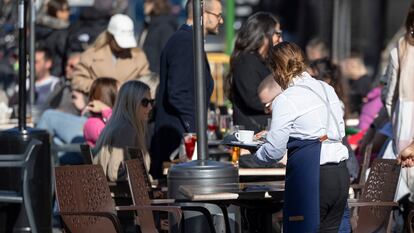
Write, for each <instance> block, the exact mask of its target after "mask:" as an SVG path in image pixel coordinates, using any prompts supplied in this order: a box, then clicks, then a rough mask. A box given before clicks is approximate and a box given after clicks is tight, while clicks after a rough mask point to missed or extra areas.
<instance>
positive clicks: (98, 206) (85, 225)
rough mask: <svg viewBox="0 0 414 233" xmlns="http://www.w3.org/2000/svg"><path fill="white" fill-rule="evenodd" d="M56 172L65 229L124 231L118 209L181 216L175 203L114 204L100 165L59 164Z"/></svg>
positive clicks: (104, 231) (72, 230) (107, 232)
mask: <svg viewBox="0 0 414 233" xmlns="http://www.w3.org/2000/svg"><path fill="white" fill-rule="evenodd" d="M55 176H56V179H55V180H56V198H57V201H58V204H59V210H60V214H61V217H62V220H63V221H62V223H63V228H64V230H65V231H66V232H73V233H77V232H85V233H95V232H96V233H113V232H117V233H121V232H122V230H121V225H120V223H119V219H118V217H117V212H119V211H137V210H148V211H166V212H170V213H172V214H174V215H175V217H176V218H178V219H179V220H181V218H182V212H181V209H180V208H178V207H175V206H146V205H140V206H135V205H132V206H115V203H114V201H113V199H112V197H111V194H110V191H109V188H108V183H107V181H106V177H105V174H104V172H103V169H102V167H101V166H100V165H74V166H63V167H56V168H55ZM144 232H145V231H144ZM149 232H156V231H155V230H154V231H149Z"/></svg>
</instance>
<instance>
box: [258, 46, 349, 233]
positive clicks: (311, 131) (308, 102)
mask: <svg viewBox="0 0 414 233" xmlns="http://www.w3.org/2000/svg"><path fill="white" fill-rule="evenodd" d="M304 60H305V58H304V55H303V52H302V50H301V49H300V48H299V47H298V46H297V45H295V44H293V43H289V42H282V43H279V44H278V45H276V46H274V47H273V48H272V49H271V52H270V55H269V63H270V67H271V69H272V72H273V74H274V76H275V80H276V82H277V83H278V84H279V85H280V86H281V87H282V89H283V92H282V93H281V94H280V95H279V96H278V97H277V98H276V99H275V100H273V103H272V108H273V112H272V123H271V128H270V131H269V132H268V134H267V138H266V139H267V142H266V143H265V144H263V146H262V147H261V148H260V149H259V150H258V151H257V152H256V156H255V159H256V161H257V162H258V163H265V164H269V163H275V162H277V161H279V160H280V159H282V157H283V155H284V154H285V152H286V149H287V152H288V161H287V167H286V180H285V181H286V183H285V195H284V207H283V230H284V232H289V233H290V232H338V228H339V225H340V223H341V218H342V214H343V211H344V208H345V204H346V201H347V197H348V189H349V174H348V170H347V168H346V165H345V160H346V159H348V150H347V148H346V147H345V146H344V145H343V144H342V138H343V137H344V136H345V126H344V120H343V114H344V112H343V110H342V107H341V102H340V100H339V99H338V96H337V95H336V94H335V91H334V89H333V88H332V87H331V86H329V85H328V84H326V83H325V82H322V81H318V80H316V79H314V78H312V77H311V76H310V75H309V74H308V73H307V72H306V67H305V63H304Z"/></svg>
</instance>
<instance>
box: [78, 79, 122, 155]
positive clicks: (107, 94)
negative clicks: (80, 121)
mask: <svg viewBox="0 0 414 233" xmlns="http://www.w3.org/2000/svg"><path fill="white" fill-rule="evenodd" d="M117 93H118V81H117V80H115V79H113V78H98V79H95V81H93V83H92V85H91V89H90V92H89V104H88V106H87V107H86V110H88V111H89V113H90V114H91V116H90V117H89V118H88V120H87V121H86V122H85V125H84V127H83V136H84V138H85V141H86V142H87V143H88V144H89V146H91V148H93V147H95V144H96V141H97V140H98V137H99V135H100V134H101V132H102V130H103V128H104V127H105V124H106V123H107V122H108V120H109V118H110V117H111V114H112V107H113V106H114V103H115V99H116V95H117Z"/></svg>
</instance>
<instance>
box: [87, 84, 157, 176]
mask: <svg viewBox="0 0 414 233" xmlns="http://www.w3.org/2000/svg"><path fill="white" fill-rule="evenodd" d="M152 104H153V101H152V99H151V95H150V88H149V87H148V85H146V84H144V83H142V82H140V81H136V80H131V81H128V82H126V83H124V84H123V85H122V86H121V89H120V90H119V92H118V96H117V99H116V101H115V104H114V107H113V110H112V116H111V118H110V119H109V121H108V122H107V123H106V126H105V128H104V129H103V131H102V133H101V135H100V136H99V139H98V141H97V142H96V146H95V148H94V150H95V151H97V155H96V157H95V158H94V161H93V163H94V164H100V165H102V167H103V170H104V172H105V175H106V176H107V178H108V180H110V181H116V180H119V179H123V178H125V175H126V174H125V166H124V163H123V161H124V160H125V159H127V158H126V157H125V155H126V153H124V152H125V149H126V148H127V147H134V148H138V149H140V150H141V151H142V152H143V154H144V155H145V158H144V159H145V160H146V167H147V169H148V168H149V165H150V164H149V163H150V161H149V155H148V152H147V148H146V144H145V131H146V125H147V121H148V118H149V114H150V112H151V110H152Z"/></svg>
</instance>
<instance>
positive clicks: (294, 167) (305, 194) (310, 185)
mask: <svg viewBox="0 0 414 233" xmlns="http://www.w3.org/2000/svg"><path fill="white" fill-rule="evenodd" d="M320 84H321V85H322V89H323V91H324V94H325V98H324V97H322V96H321V95H320V94H319V93H317V92H316V91H314V90H313V89H312V88H310V87H308V86H304V85H296V86H297V87H301V88H304V89H308V90H310V91H311V92H313V93H314V94H315V95H316V96H318V97H319V98H320V99H321V101H322V102H323V103H324V104H325V105H326V107H327V122H326V130H327V128H328V126H329V125H330V124H329V121H330V115H332V118H333V120H334V123H335V124H336V128H337V130H338V135H340V134H341V132H340V128H339V124H338V122H337V120H336V119H335V116H334V114H333V112H332V110H331V107H330V103H329V99H328V95H327V93H326V90H325V88H324V86H323V84H322V82H320ZM326 130H325V134H324V135H321V136H320V137H319V138H318V139H298V138H293V137H290V138H289V141H288V144H287V149H288V160H287V165H286V178H285V196H284V198H285V199H284V200H285V203H284V207H283V232H285V233H308V232H318V229H319V224H320V206H319V200H320V196H319V182H320V179H319V174H320V157H321V148H322V141H324V140H327V139H328V137H327V131H326ZM336 140H341V139H336Z"/></svg>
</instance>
